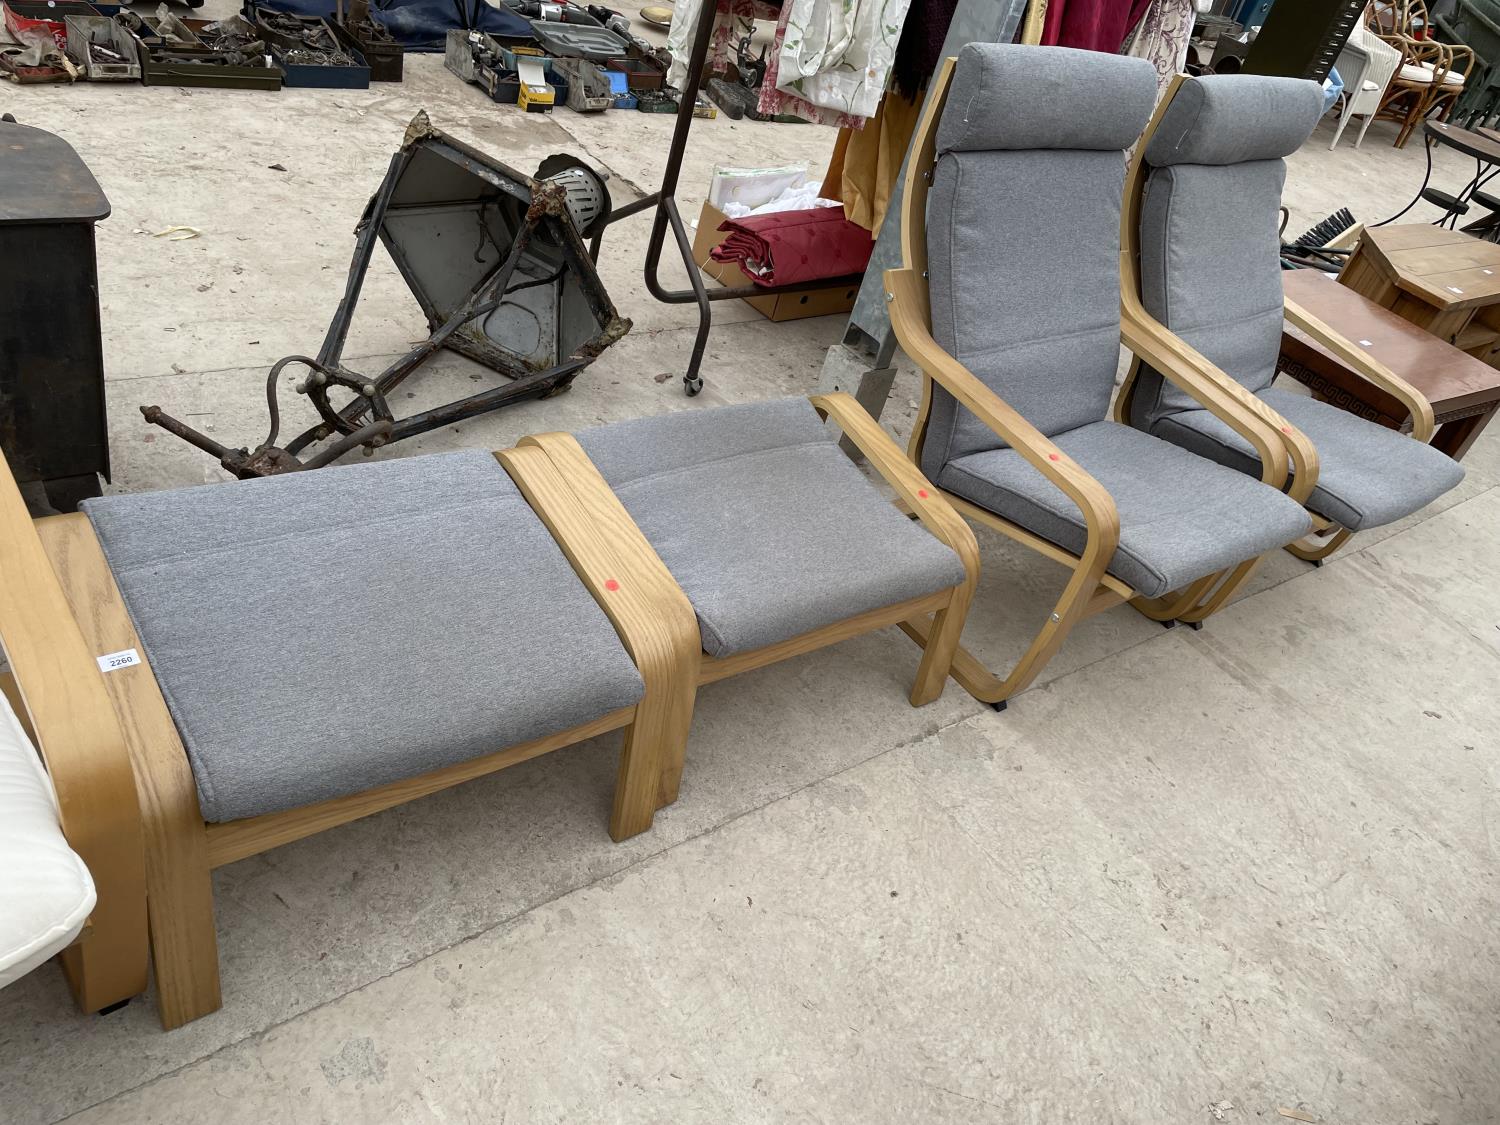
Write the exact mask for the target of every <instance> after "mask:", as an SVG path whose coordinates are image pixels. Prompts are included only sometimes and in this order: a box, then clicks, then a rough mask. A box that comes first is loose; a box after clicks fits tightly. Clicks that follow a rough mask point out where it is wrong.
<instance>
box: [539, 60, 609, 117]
mask: <svg viewBox="0 0 1500 1125" xmlns="http://www.w3.org/2000/svg"><path fill="white" fill-rule="evenodd" d="M553 65H554V66H556V67H557V69H558V70H560V71H561V72H562V73H563V74H565V75H567V78H568V108H569V109H571V110H573V111H574V112H575V113H598V112H600V111H601V110H606V109H608V108H609V107H610V106H612V105H613V104H614V100H615V97H614V93H613V92H612V91H611V89H610V82H609V77H608V76H607V75H606V73H605V72H604V71H603V70H602V69H600V68H599V67H597V66H595V65H594V64H593V63H591V62H589V61H588V59H555V60H554V61H553ZM620 77H621V78H622V79H623V78H624V77H625V76H624V75H623V74H622V75H620Z"/></svg>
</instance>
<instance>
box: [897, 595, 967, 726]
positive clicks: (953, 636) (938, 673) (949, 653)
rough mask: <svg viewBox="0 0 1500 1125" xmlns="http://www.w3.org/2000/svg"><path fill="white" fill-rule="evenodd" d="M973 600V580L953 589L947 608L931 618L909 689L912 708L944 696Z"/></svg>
mask: <svg viewBox="0 0 1500 1125" xmlns="http://www.w3.org/2000/svg"><path fill="white" fill-rule="evenodd" d="M973 600H974V577H973V576H972V575H971V576H970V577H969V578H968V579H967V580H966V581H965V582H963V583H962V584H961V585H959V586H955V587H954V588H953V594H952V596H951V597H950V598H949V600H948V604H947V605H946V606H945V607H944V608H942V609H940V610H939V611H938V612H937V614H936V615H935V616H934V618H933V623H932V627H931V629H930V631H929V634H928V637H929V639H928V640H927V642H926V643H925V644H924V645H923V646H922V649H923V651H922V662H921V664H919V665H918V666H917V678H916V680H915V681H914V682H913V684H912V687H911V705H912V706H913V707H923V706H926V705H927V704H929V703H931V702H933V701H934V700H936V699H937V698H938V697H939V696H941V695H942V694H943V687H944V686H945V685H946V684H947V682H948V675H949V673H950V672H951V671H952V670H953V658H954V656H955V654H956V653H957V652H958V644H959V638H960V637H962V636H963V631H964V621H965V620H966V619H967V618H968V616H969V603H970V602H972V601H973Z"/></svg>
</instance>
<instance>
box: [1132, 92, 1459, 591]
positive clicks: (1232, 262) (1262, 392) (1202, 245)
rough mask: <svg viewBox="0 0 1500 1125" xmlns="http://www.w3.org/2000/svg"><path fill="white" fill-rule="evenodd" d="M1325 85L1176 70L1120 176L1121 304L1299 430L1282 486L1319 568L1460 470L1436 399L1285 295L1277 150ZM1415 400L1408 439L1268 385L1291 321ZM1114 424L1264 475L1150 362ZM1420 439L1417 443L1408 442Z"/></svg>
mask: <svg viewBox="0 0 1500 1125" xmlns="http://www.w3.org/2000/svg"><path fill="white" fill-rule="evenodd" d="M1320 109H1321V94H1320V91H1319V89H1318V86H1317V85H1316V84H1315V83H1312V82H1304V81H1301V80H1299V79H1293V78H1269V77H1264V76H1259V75H1235V76H1232V77H1230V76H1218V77H1216V76H1208V77H1204V78H1193V79H1183V78H1178V79H1177V80H1175V81H1174V83H1173V85H1172V86H1171V87H1170V88H1169V89H1168V92H1167V94H1166V96H1165V97H1164V99H1163V101H1162V105H1161V107H1160V109H1159V110H1158V111H1157V114H1156V117H1155V118H1154V120H1153V122H1152V125H1151V127H1150V128H1149V129H1148V130H1147V133H1146V136H1145V137H1144V138H1142V141H1141V143H1140V145H1138V146H1137V148H1136V152H1135V157H1134V160H1133V162H1132V166H1131V170H1130V175H1129V177H1128V179H1127V184H1126V201H1125V202H1126V223H1125V231H1124V237H1125V240H1126V249H1127V256H1126V268H1124V269H1123V270H1122V284H1123V286H1124V290H1125V303H1126V307H1127V309H1131V308H1133V309H1136V310H1138V311H1137V313H1136V314H1135V315H1136V316H1138V317H1140V318H1143V319H1147V320H1149V321H1151V322H1152V323H1154V324H1157V325H1158V327H1163V326H1164V327H1165V328H1166V329H1167V330H1168V331H1170V332H1171V333H1173V335H1174V336H1175V338H1176V339H1177V340H1178V341H1179V343H1180V344H1181V345H1182V346H1184V347H1185V348H1188V349H1190V350H1192V351H1193V352H1194V353H1195V354H1196V355H1198V356H1199V357H1201V359H1202V360H1203V361H1205V362H1207V363H1211V364H1213V365H1216V366H1217V368H1218V369H1219V370H1220V371H1222V372H1225V373H1227V374H1228V375H1229V376H1230V377H1231V378H1233V379H1234V380H1235V381H1236V383H1238V384H1239V385H1240V386H1241V387H1243V388H1244V390H1246V391H1248V392H1249V393H1250V394H1252V395H1254V396H1255V398H1256V399H1257V400H1258V401H1260V402H1261V403H1263V404H1265V405H1266V406H1267V407H1269V408H1270V409H1271V410H1272V411H1274V412H1275V413H1276V414H1277V415H1278V416H1280V417H1281V418H1283V419H1284V420H1285V425H1287V426H1288V427H1290V429H1289V431H1288V432H1287V433H1286V434H1284V435H1283V436H1284V437H1285V439H1286V440H1287V442H1288V446H1289V449H1291V450H1293V451H1294V453H1293V456H1294V458H1296V457H1298V456H1299V455H1300V456H1301V457H1302V458H1304V459H1305V458H1306V450H1307V448H1308V447H1309V445H1310V447H1311V448H1313V449H1315V450H1316V454H1317V457H1316V466H1317V468H1316V472H1312V471H1311V469H1312V462H1311V460H1310V459H1308V460H1306V462H1305V463H1304V460H1297V461H1296V463H1295V464H1294V466H1293V472H1292V479H1291V481H1290V485H1289V487H1288V494H1289V495H1290V496H1291V497H1292V498H1293V499H1295V500H1297V501H1298V502H1299V503H1301V504H1304V505H1305V506H1306V507H1307V509H1308V510H1309V512H1310V513H1311V514H1312V517H1313V522H1314V524H1315V525H1316V527H1317V529H1318V530H1317V533H1316V534H1315V535H1314V536H1313V537H1311V538H1309V539H1308V540H1306V541H1304V542H1301V543H1298V544H1294V545H1290V546H1289V549H1290V550H1291V551H1292V552H1293V553H1294V554H1296V555H1297V556H1298V557H1300V558H1304V559H1309V560H1313V561H1318V560H1321V559H1323V558H1326V557H1327V556H1328V555H1329V554H1331V553H1332V552H1334V551H1335V550H1337V549H1338V548H1339V546H1340V545H1341V544H1342V543H1344V542H1345V540H1347V539H1348V538H1349V536H1350V535H1351V534H1353V533H1354V532H1355V531H1358V530H1360V529H1362V528H1367V527H1376V526H1379V525H1381V524H1386V523H1390V522H1392V521H1394V520H1397V519H1401V518H1402V517H1404V516H1407V515H1410V514H1411V513H1413V512H1415V511H1418V510H1420V509H1421V508H1423V507H1425V506H1426V505H1427V504H1429V503H1431V502H1432V501H1433V500H1435V499H1436V498H1437V497H1439V496H1441V495H1442V494H1443V493H1444V492H1446V491H1448V490H1449V489H1450V488H1453V487H1454V486H1455V485H1457V484H1458V483H1459V482H1460V481H1461V480H1462V479H1463V475H1464V474H1463V469H1462V467H1461V466H1460V465H1459V464H1458V463H1457V462H1456V461H1454V460H1453V459H1452V458H1450V457H1448V456H1447V455H1446V454H1444V453H1442V452H1440V451H1438V450H1436V449H1434V448H1432V446H1430V445H1428V444H1427V442H1428V440H1429V439H1430V438H1431V436H1432V430H1433V413H1432V407H1431V405H1430V404H1429V403H1428V402H1427V401H1426V400H1425V399H1424V398H1423V397H1422V395H1421V394H1420V393H1419V392H1418V391H1417V390H1416V389H1415V388H1414V387H1412V386H1411V385H1410V384H1408V383H1406V382H1405V381H1404V380H1402V379H1401V378H1399V377H1398V376H1397V375H1396V374H1395V373H1394V372H1392V371H1390V370H1389V369H1388V368H1386V367H1385V366H1384V365H1383V364H1381V363H1380V362H1379V360H1378V359H1377V358H1376V357H1374V356H1372V355H1371V354H1370V353H1369V351H1368V350H1367V349H1365V348H1362V347H1359V346H1357V345H1355V344H1354V343H1352V342H1351V341H1349V340H1345V339H1343V338H1342V337H1340V336H1339V335H1338V334H1337V333H1335V332H1334V331H1333V330H1332V329H1330V328H1329V327H1328V326H1327V325H1325V324H1322V323H1321V322H1320V321H1318V320H1317V319H1316V318H1315V317H1313V316H1311V315H1310V314H1309V313H1307V312H1306V311H1305V310H1303V309H1301V308H1300V307H1298V306H1297V305H1296V304H1295V303H1293V302H1290V301H1286V300H1285V299H1284V297H1283V295H1282V286H1281V266H1280V258H1279V248H1280V238H1279V234H1278V219H1279V209H1280V206H1281V189H1282V184H1283V181H1284V179H1285V176H1286V165H1285V162H1284V160H1283V159H1282V158H1283V157H1284V156H1286V155H1287V154H1289V153H1291V152H1293V151H1295V150H1296V149H1297V148H1298V147H1299V146H1300V145H1301V144H1302V142H1303V141H1305V140H1306V139H1307V136H1308V134H1309V133H1310V132H1311V131H1312V128H1313V125H1314V124H1315V123H1316V121H1317V119H1318V115H1319V112H1320ZM1284 321H1285V322H1288V323H1291V324H1294V325H1296V326H1297V327H1298V328H1300V329H1301V330H1302V331H1304V332H1306V333H1307V334H1308V335H1310V336H1313V337H1314V338H1315V339H1317V340H1318V341H1319V342H1320V343H1322V344H1323V346H1324V347H1326V348H1328V349H1329V350H1330V351H1333V352H1334V354H1336V355H1338V356H1339V358H1340V359H1341V360H1342V361H1343V362H1344V363H1345V364H1346V365H1347V366H1348V367H1349V368H1350V369H1351V370H1353V371H1355V372H1357V373H1358V374H1359V375H1361V376H1362V377H1363V378H1365V379H1366V380H1368V381H1370V382H1372V383H1374V384H1375V385H1377V386H1379V387H1380V388H1382V389H1383V390H1385V391H1387V392H1388V393H1389V394H1391V395H1393V396H1395V398H1396V399H1397V401H1399V402H1402V403H1404V404H1405V405H1406V407H1407V409H1408V411H1409V413H1410V415H1411V436H1410V437H1407V436H1403V435H1402V434H1400V433H1397V432H1395V431H1393V430H1388V429H1385V428H1384V427H1382V426H1378V425H1376V424H1375V423H1373V422H1370V421H1367V420H1365V419H1364V418H1360V417H1358V416H1357V415H1354V414H1350V413H1348V412H1347V411H1344V410H1340V409H1339V408H1338V407H1336V406H1332V405H1330V404H1328V403H1324V402H1319V401H1317V400H1315V399H1312V398H1309V397H1307V396H1306V395H1301V394H1297V393H1295V392H1292V391H1288V390H1283V389H1281V388H1279V387H1274V386H1272V385H1271V383H1272V380H1273V379H1274V378H1275V376H1276V359H1277V355H1278V353H1279V351H1280V344H1281V332H1282V325H1283V322H1284ZM1116 408H1117V417H1119V418H1120V419H1121V420H1122V421H1129V422H1130V423H1131V424H1132V425H1134V426H1136V427H1137V428H1138V429H1140V430H1141V431H1142V432H1144V433H1149V434H1152V435H1154V436H1156V437H1160V438H1163V439H1165V440H1167V441H1170V442H1172V443H1173V444H1175V445H1178V446H1180V447H1182V448H1183V449H1185V450H1189V451H1191V452H1193V453H1197V454H1199V455H1200V456H1203V457H1207V458H1211V459H1213V460H1214V461H1217V462H1219V463H1221V464H1224V465H1227V466H1230V467H1232V468H1235V469H1238V470H1239V471H1241V472H1245V473H1249V474H1251V475H1255V474H1257V473H1258V472H1259V471H1260V461H1259V452H1258V450H1256V449H1255V448H1254V447H1253V446H1251V444H1250V443H1249V442H1247V441H1246V440H1245V439H1244V438H1243V437H1242V436H1241V435H1240V434H1238V433H1236V432H1235V431H1234V430H1232V429H1231V428H1230V427H1228V426H1226V425H1224V423H1223V422H1222V420H1221V419H1219V418H1218V417H1216V416H1215V415H1214V414H1213V413H1212V412H1211V411H1209V410H1208V409H1205V407H1204V404H1203V403H1202V402H1200V401H1198V400H1196V399H1194V398H1192V397H1191V396H1188V395H1184V394H1182V393H1181V392H1180V391H1179V390H1178V389H1177V388H1176V387H1175V386H1173V384H1172V383H1171V381H1170V380H1168V379H1166V378H1164V377H1163V376H1162V375H1161V374H1160V373H1159V372H1158V371H1157V370H1155V369H1154V367H1152V366H1151V365H1149V364H1138V365H1136V366H1135V368H1133V369H1132V371H1131V372H1130V375H1129V377H1128V379H1127V381H1126V385H1125V387H1124V388H1123V389H1122V391H1121V393H1120V396H1119V398H1118V400H1117V403H1116ZM1413 439H1416V440H1413Z"/></svg>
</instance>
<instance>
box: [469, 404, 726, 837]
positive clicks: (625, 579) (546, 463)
mask: <svg viewBox="0 0 1500 1125" xmlns="http://www.w3.org/2000/svg"><path fill="white" fill-rule="evenodd" d="M544 437H553V438H557V439H563V438H566V439H567V441H569V442H573V445H574V446H575V447H576V446H577V442H576V441H573V439H572V437H571V435H567V434H556V435H544ZM550 444H551V445H552V446H555V447H560V455H561V456H563V457H564V461H563V464H564V465H570V462H569V461H568V459H567V456H566V448H565V447H566V442H564V441H561V440H558V441H554V442H552V443H550ZM551 453H552V451H551V450H550V449H549V448H548V443H545V442H543V441H539V440H532V439H527V441H525V442H523V443H522V444H521V445H520V446H518V447H517V448H515V449H508V450H505V451H503V452H500V453H496V454H495V457H496V458H497V459H498V460H499V461H500V463H501V464H502V465H503V466H504V467H505V471H506V472H508V473H509V474H510V475H511V479H512V480H514V481H515V482H516V486H517V487H518V488H519V489H520V490H521V494H522V495H523V496H525V497H526V501H527V503H529V504H530V505H531V507H532V509H533V510H534V511H535V512H536V514H537V516H538V517H539V518H540V519H541V521H542V522H543V523H544V524H546V526H547V530H548V531H550V532H551V533H552V538H553V539H554V540H555V541H556V542H557V545H558V546H559V547H560V548H561V549H562V552H563V554H564V555H566V556H567V558H568V561H569V562H570V563H571V564H572V565H573V569H574V571H576V572H577V574H578V577H579V578H580V579H581V580H582V582H583V584H584V585H585V586H587V587H588V589H589V592H590V593H592V594H593V595H594V598H595V600H596V601H598V603H599V605H600V607H601V608H602V609H603V610H604V612H605V614H606V615H607V616H608V617H609V619H610V622H611V623H612V624H613V625H614V627H615V631H616V632H617V633H618V634H619V635H620V640H621V642H622V643H623V644H624V646H625V649H626V651H627V652H629V653H630V656H631V658H632V659H633V660H634V661H635V665H636V668H637V669H638V670H639V672H640V674H641V680H642V681H643V682H644V683H645V686H646V691H645V695H644V696H643V697H642V699H641V701H640V703H638V704H637V705H636V712H635V721H634V722H633V723H632V724H631V727H630V732H629V733H628V734H627V735H626V739H625V747H624V751H623V754H622V760H621V766H620V777H621V784H619V785H617V786H616V789H615V809H614V814H613V816H612V817H611V819H610V835H611V836H613V837H614V838H615V839H616V840H622V839H625V838H626V837H628V836H631V835H634V834H635V833H636V832H640V831H643V830H644V829H645V828H648V827H650V819H649V817H647V818H646V819H645V820H644V821H643V822H639V823H637V822H636V821H637V820H639V817H635V819H632V817H633V816H634V814H633V813H632V812H631V811H630V810H631V809H633V808H636V807H637V798H638V797H639V796H640V795H639V794H637V793H635V792H634V791H632V790H630V789H629V786H628V784H626V783H625V779H626V778H627V777H640V778H642V779H643V780H642V782H641V783H642V784H649V785H651V786H652V787H653V788H654V792H652V793H651V794H650V797H649V798H648V799H647V800H646V801H645V804H647V805H649V807H650V808H651V809H653V810H654V809H656V808H658V807H660V806H662V805H664V804H670V803H671V802H672V801H673V800H675V799H676V796H677V786H676V777H675V775H674V776H673V777H672V778H671V780H670V783H668V782H667V781H666V780H665V779H666V777H667V774H668V773H670V772H673V771H675V773H680V772H681V765H680V761H681V756H682V747H683V746H684V745H685V744H686V742H687V735H688V727H689V726H690V725H691V724H692V719H693V703H694V700H695V698H696V695H697V690H698V661H699V656H700V653H701V652H702V645H701V642H700V640H699V634H698V620H697V617H696V616H695V615H694V613H693V607H692V606H691V605H690V604H689V603H688V600H687V598H686V597H685V596H684V595H683V594H682V591H681V590H679V589H678V588H677V584H676V583H675V582H673V581H672V580H671V575H669V574H667V573H666V568H665V567H664V566H662V563H661V560H660V559H659V558H658V557H657V555H656V552H655V551H653V550H652V549H651V545H650V544H649V543H647V542H646V540H645V538H644V536H642V535H641V534H640V532H639V531H636V530H635V528H634V525H633V524H629V517H628V516H627V515H625V510H624V508H623V506H621V507H619V515H618V517H617V516H615V514H614V513H613V512H611V510H610V506H609V504H606V503H605V502H604V498H603V497H601V496H600V495H599V494H598V493H597V492H596V491H595V490H593V489H591V488H588V487H582V488H581V487H579V482H578V480H577V479H574V478H572V477H570V478H568V479H564V477H563V471H564V470H563V469H562V466H561V465H559V464H558V463H557V462H556V461H554V460H553V459H552V456H551ZM578 455H579V456H580V457H582V456H583V451H582V450H581V449H579V450H578ZM585 462H587V458H585ZM589 467H590V468H592V465H590V466H589ZM570 468H571V466H570ZM569 471H570V470H569ZM595 475H596V476H597V473H596V474H595ZM585 479H586V478H585ZM600 484H601V485H602V484H603V480H602V479H601V480H600ZM605 491H606V492H608V488H607V487H606V488H605ZM609 500H611V501H613V503H614V504H615V505H617V506H618V505H619V501H618V500H615V499H614V496H613V494H610V495H609ZM619 517H623V518H624V520H625V521H626V524H628V527H627V526H626V525H625V524H621V522H620V518H619ZM631 532H634V534H631ZM663 576H664V577H665V579H666V581H665V583H664V582H663V581H662V577H663ZM639 754H644V755H646V756H647V757H648V758H649V759H650V761H651V762H652V765H653V768H652V769H651V770H650V771H649V773H648V772H647V771H640V770H634V769H632V768H631V762H632V759H633V757H634V756H635V755H639ZM674 763H676V764H675V765H674Z"/></svg>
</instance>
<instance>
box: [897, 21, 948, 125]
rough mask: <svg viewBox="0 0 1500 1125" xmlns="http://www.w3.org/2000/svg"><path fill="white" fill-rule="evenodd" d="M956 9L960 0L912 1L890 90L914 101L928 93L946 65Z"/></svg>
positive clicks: (898, 44)
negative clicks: (946, 45)
mask: <svg viewBox="0 0 1500 1125" xmlns="http://www.w3.org/2000/svg"><path fill="white" fill-rule="evenodd" d="M957 9H958V0H911V7H909V8H908V9H907V10H906V23H905V24H904V25H902V28H901V41H900V42H899V43H897V44H896V60H895V62H893V63H892V64H891V89H893V90H899V91H900V92H901V93H903V94H905V95H906V96H907V97H908V98H910V99H911V100H913V101H915V100H916V99H917V97H918V95H920V94H921V93H922V91H923V90H924V89H926V87H927V83H928V82H929V81H930V80H931V78H932V72H933V71H935V70H936V69H937V67H938V63H940V62H942V61H943V42H944V40H946V39H947V38H948V25H949V24H951V23H952V22H953V13H954V12H955V11H957Z"/></svg>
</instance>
